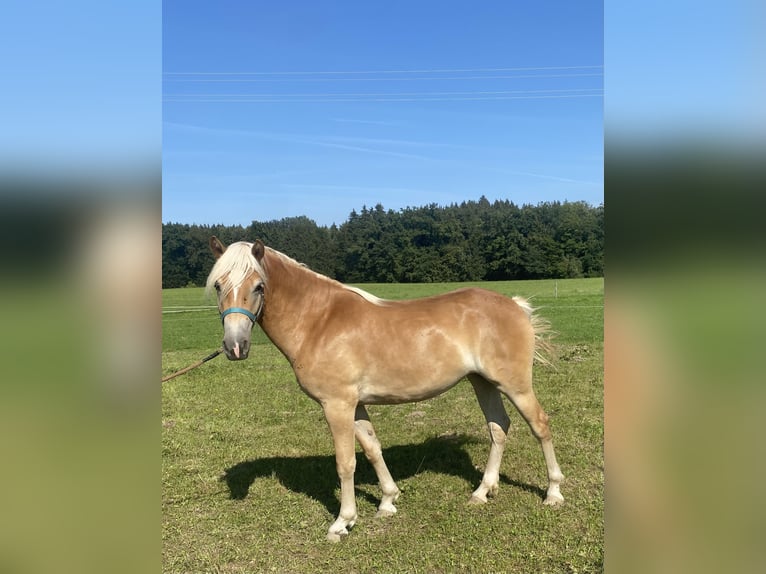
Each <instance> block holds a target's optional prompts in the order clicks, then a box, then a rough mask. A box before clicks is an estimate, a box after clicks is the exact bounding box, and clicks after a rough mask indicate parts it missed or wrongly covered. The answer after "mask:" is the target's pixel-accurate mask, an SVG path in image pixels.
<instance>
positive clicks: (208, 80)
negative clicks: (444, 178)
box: [164, 72, 604, 83]
mask: <svg viewBox="0 0 766 574" xmlns="http://www.w3.org/2000/svg"><path fill="white" fill-rule="evenodd" d="M603 75H604V74H603V72H601V73H593V74H522V75H512V76H438V77H432V76H419V77H400V78H279V79H270V78H196V79H187V78H165V80H164V81H166V82H189V83H192V82H193V83H203V82H204V83H251V82H401V81H405V82H410V81H439V80H448V81H453V80H510V79H528V78H585V77H597V76H603Z"/></svg>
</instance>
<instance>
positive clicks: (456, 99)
mask: <svg viewBox="0 0 766 574" xmlns="http://www.w3.org/2000/svg"><path fill="white" fill-rule="evenodd" d="M601 97H603V93H598V94H565V95H537V96H487V97H484V96H478V97H434V98H431V97H427V98H409V97H408V98H399V97H388V98H319V99H264V98H255V99H234V98H209V99H173V98H163V100H162V101H163V102H186V103H318V102H468V101H480V100H543V99H563V98H601Z"/></svg>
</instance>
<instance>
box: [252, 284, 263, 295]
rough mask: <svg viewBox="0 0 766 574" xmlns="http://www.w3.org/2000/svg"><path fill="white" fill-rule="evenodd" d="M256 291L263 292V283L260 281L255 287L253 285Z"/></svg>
mask: <svg viewBox="0 0 766 574" xmlns="http://www.w3.org/2000/svg"><path fill="white" fill-rule="evenodd" d="M253 292H254V293H263V283H258V285H256V286H255V287H253Z"/></svg>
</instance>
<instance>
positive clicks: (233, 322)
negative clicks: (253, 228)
mask: <svg viewBox="0 0 766 574" xmlns="http://www.w3.org/2000/svg"><path fill="white" fill-rule="evenodd" d="M210 249H212V251H213V255H215V257H216V259H217V261H216V263H215V265H214V266H213V269H212V270H211V271H210V275H209V276H208V279H207V289H208V290H211V289H213V288H214V289H215V291H216V295H217V297H218V310H219V311H220V313H221V321H222V323H223V350H224V352H225V353H226V356H227V357H228V358H229V360H231V361H237V360H240V359H246V358H247V355H248V353H249V352H250V337H251V333H252V329H253V325H254V324H255V323H256V322H258V321H259V320H260V317H261V313H262V311H263V305H264V289H265V282H266V273H265V271H264V270H263V267H262V266H261V260H262V259H263V254H264V250H265V247H264V245H263V243H262V242H261V241H256V242H255V243H245V242H243V241H240V242H238V243H232V244H231V245H230V246H229V247H228V248H226V247H224V245H223V243H221V242H220V241H219V240H218V238H217V237H215V236H213V237H211V238H210Z"/></svg>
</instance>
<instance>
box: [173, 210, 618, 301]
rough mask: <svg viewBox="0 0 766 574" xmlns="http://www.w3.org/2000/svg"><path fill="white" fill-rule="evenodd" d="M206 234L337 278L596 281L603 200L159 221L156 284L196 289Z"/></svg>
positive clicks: (205, 261)
mask: <svg viewBox="0 0 766 574" xmlns="http://www.w3.org/2000/svg"><path fill="white" fill-rule="evenodd" d="M211 235H216V236H218V238H219V239H221V241H223V242H224V243H225V244H227V245H228V244H229V243H233V242H235V241H240V240H246V241H254V240H255V239H261V240H263V242H264V243H265V244H266V245H268V246H269V247H273V248H274V249H277V250H278V251H281V252H283V253H285V254H287V255H289V256H290V257H292V258H294V259H296V260H298V261H300V262H301V263H305V264H306V265H308V266H309V267H310V268H311V269H313V270H314V271H317V272H319V273H323V274H325V275H328V276H330V277H333V278H335V279H338V280H339V281H342V282H344V283H395V282H398V283H432V282H448V281H497V280H515V279H553V278H574V277H601V276H603V274H604V206H603V205H599V206H597V207H593V206H591V205H589V204H587V203H585V202H567V201H564V202H558V201H555V202H544V203H539V204H537V205H523V206H517V205H515V204H514V203H512V202H510V201H508V200H505V201H495V202H492V203H491V202H490V201H488V200H487V199H486V198H485V197H484V196H482V197H481V198H480V199H479V200H478V201H465V202H462V203H460V204H452V205H449V206H438V205H436V204H431V205H426V206H422V207H407V208H404V209H400V210H399V211H394V210H391V209H389V210H386V209H385V208H384V207H383V206H382V205H380V204H378V205H375V206H374V207H372V208H368V207H367V206H364V207H362V209H361V211H359V212H357V211H356V210H353V211H352V212H351V213H350V214H349V217H348V219H347V220H346V221H345V222H344V223H342V224H341V225H340V226H338V225H332V226H330V227H327V226H319V225H317V224H316V223H315V222H314V221H313V220H311V219H309V218H308V217H305V216H300V217H289V218H285V219H280V220H275V221H266V222H260V221H253V222H252V223H251V224H250V225H248V226H247V227H243V226H241V225H235V226H225V225H197V224H182V223H164V224H163V225H162V286H163V288H171V287H186V286H201V285H204V284H205V279H206V278H207V274H208V272H209V271H210V269H211V267H212V265H213V256H212V254H211V252H210V249H209V247H208V240H209V238H210V236H211Z"/></svg>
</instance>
